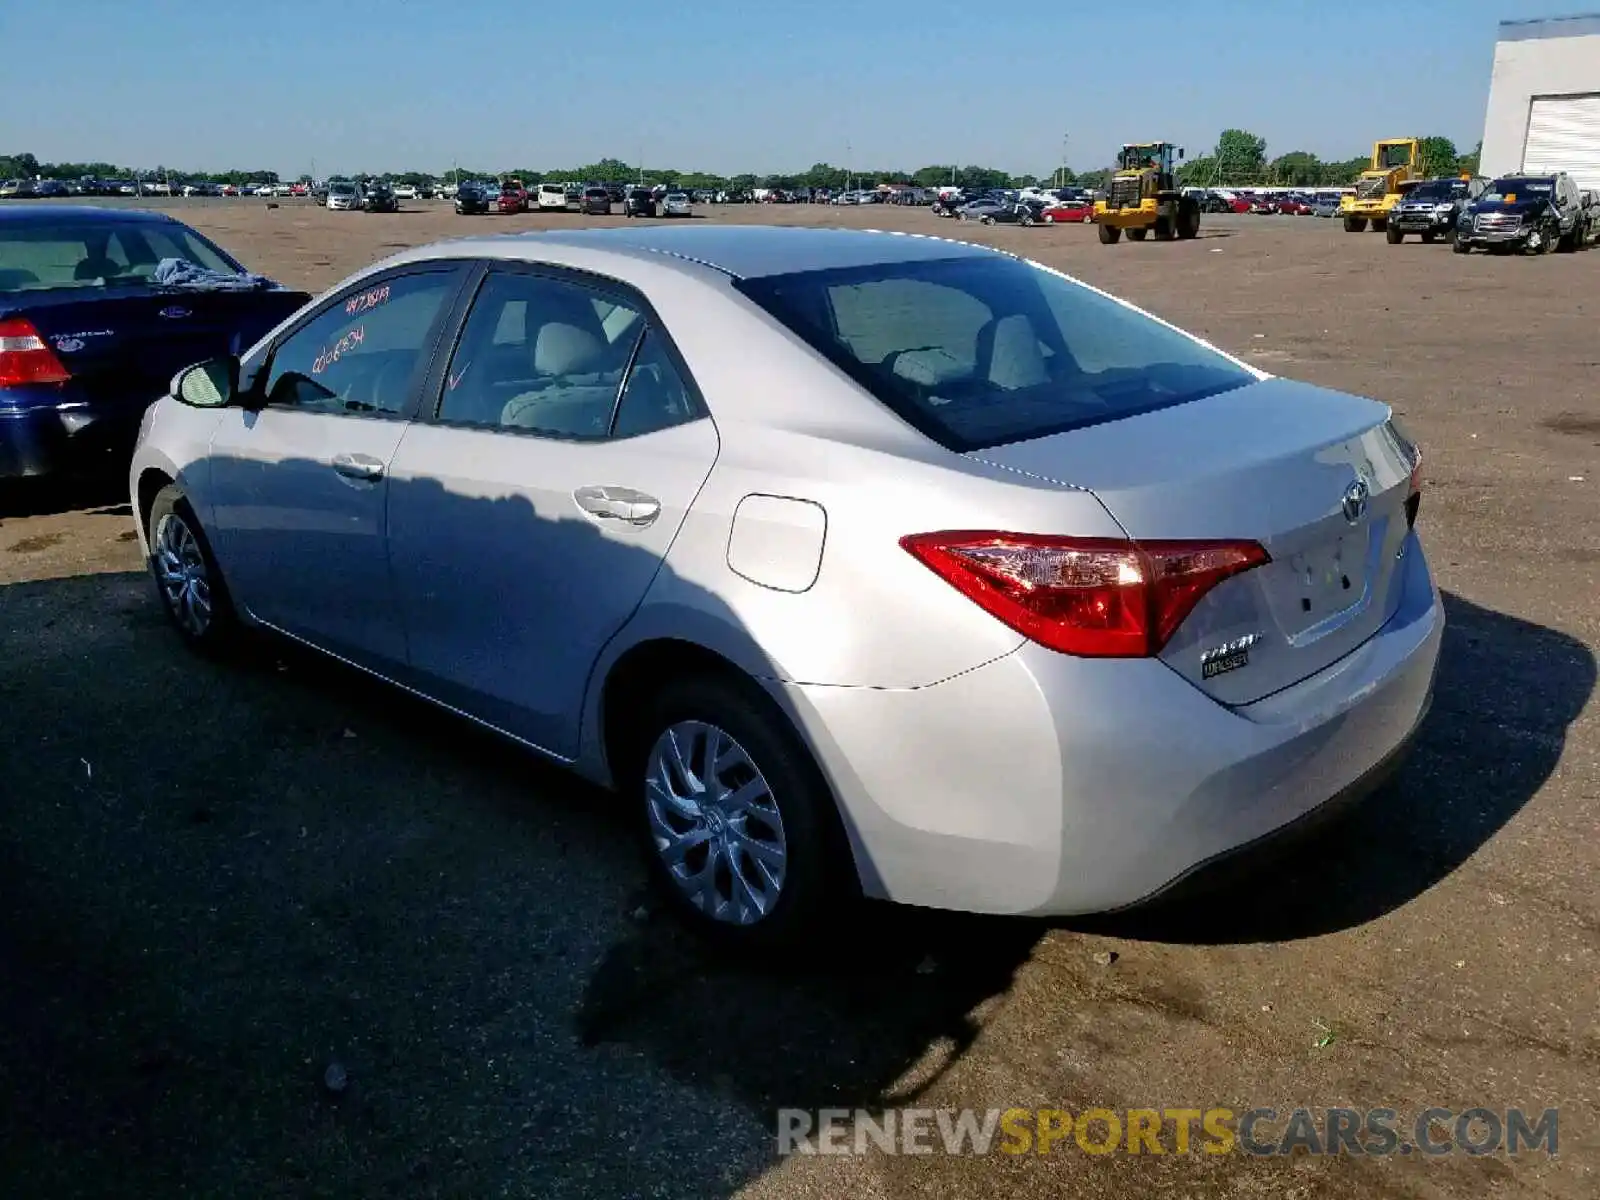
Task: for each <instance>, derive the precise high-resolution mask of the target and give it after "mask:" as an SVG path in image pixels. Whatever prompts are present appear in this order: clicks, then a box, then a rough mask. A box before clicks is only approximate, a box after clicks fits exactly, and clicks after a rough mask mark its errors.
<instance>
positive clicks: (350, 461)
mask: <svg viewBox="0 0 1600 1200" xmlns="http://www.w3.org/2000/svg"><path fill="white" fill-rule="evenodd" d="M333 469H334V470H335V471H337V472H339V474H341V475H343V476H344V477H345V478H346V479H359V480H361V481H362V482H363V483H376V482H377V481H378V480H380V479H382V478H383V460H382V459H377V458H373V457H372V456H371V455H370V454H336V455H334V457H333Z"/></svg>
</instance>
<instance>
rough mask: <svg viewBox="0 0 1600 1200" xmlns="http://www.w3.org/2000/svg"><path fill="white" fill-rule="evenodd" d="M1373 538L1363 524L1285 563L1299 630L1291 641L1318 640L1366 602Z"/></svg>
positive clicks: (1295, 623) (1292, 556)
mask: <svg viewBox="0 0 1600 1200" xmlns="http://www.w3.org/2000/svg"><path fill="white" fill-rule="evenodd" d="M1371 537H1372V529H1371V527H1370V526H1369V525H1368V524H1366V523H1363V524H1361V525H1360V526H1355V527H1352V528H1351V529H1350V530H1349V531H1348V532H1345V533H1341V534H1337V535H1335V536H1334V537H1332V538H1329V539H1327V540H1325V541H1322V542H1319V543H1318V544H1316V545H1314V546H1310V547H1307V548H1305V549H1303V550H1299V551H1296V552H1295V553H1293V554H1290V555H1289V556H1288V558H1287V559H1286V560H1285V561H1284V563H1283V565H1284V567H1285V568H1286V569H1287V575H1288V581H1289V585H1290V587H1291V588H1292V589H1293V596H1292V603H1293V606H1294V608H1293V612H1294V616H1293V618H1292V619H1293V621H1294V626H1295V628H1296V630H1297V632H1296V633H1295V634H1294V636H1293V638H1292V639H1291V640H1293V641H1297V642H1299V641H1311V640H1314V639H1315V638H1317V637H1319V636H1321V634H1322V633H1323V632H1325V631H1326V627H1327V626H1328V625H1329V624H1330V623H1339V622H1340V620H1341V618H1342V617H1343V616H1344V615H1345V614H1346V613H1348V612H1349V611H1350V610H1351V609H1353V608H1356V607H1357V606H1359V605H1360V604H1361V603H1362V602H1363V601H1364V600H1365V599H1366V595H1367V574H1368V570H1369V566H1368V559H1369V558H1370V554H1369V549H1370V545H1371Z"/></svg>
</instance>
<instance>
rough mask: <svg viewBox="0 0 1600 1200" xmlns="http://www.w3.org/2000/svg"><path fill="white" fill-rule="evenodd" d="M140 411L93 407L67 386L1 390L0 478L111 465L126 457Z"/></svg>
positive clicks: (126, 406)
mask: <svg viewBox="0 0 1600 1200" xmlns="http://www.w3.org/2000/svg"><path fill="white" fill-rule="evenodd" d="M145 407H146V406H145V405H142V404H137V403H128V404H115V405H110V404H105V403H96V402H94V401H91V400H88V399H86V398H85V397H84V396H83V395H82V393H81V392H79V391H78V390H77V389H75V388H74V387H72V386H71V385H70V384H68V385H67V386H66V387H32V388H14V389H9V390H0V479H4V478H20V477H23V476H37V475H53V474H57V473H60V472H63V471H69V470H74V469H81V468H86V467H97V466H100V465H102V464H107V465H114V464H115V463H116V462H117V460H118V459H119V458H124V457H126V456H127V455H128V454H129V453H131V451H132V449H133V443H134V440H135V439H136V438H137V437H138V433H139V420H140V418H141V417H143V416H144V410H145Z"/></svg>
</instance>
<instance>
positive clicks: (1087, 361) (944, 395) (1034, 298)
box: [735, 255, 1255, 451]
mask: <svg viewBox="0 0 1600 1200" xmlns="http://www.w3.org/2000/svg"><path fill="white" fill-rule="evenodd" d="M735 286H737V287H738V288H739V289H740V290H741V291H743V292H744V293H745V295H747V296H748V297H750V299H752V300H753V301H755V303H757V304H758V305H760V306H761V307H762V308H764V309H765V310H766V311H767V312H769V313H770V314H771V315H773V316H774V317H776V318H777V319H778V320H779V321H781V322H783V323H784V324H785V325H787V326H788V327H789V328H790V329H791V330H793V331H794V332H795V333H796V334H798V335H799V336H800V337H801V338H803V339H805V340H806V341H807V342H808V343H809V344H810V345H811V346H812V347H813V348H814V349H816V350H817V351H818V352H820V353H821V354H822V355H823V356H824V357H826V358H828V359H829V360H830V361H832V362H833V363H834V364H835V365H836V366H838V367H839V368H840V369H841V370H843V371H844V372H845V373H846V374H848V375H850V376H851V377H852V378H854V379H855V380H856V381H857V382H858V383H860V384H861V385H862V386H863V387H864V388H866V390H867V391H868V392H870V393H871V394H872V395H873V396H875V397H876V398H877V399H878V400H879V401H880V402H882V403H883V404H884V405H885V406H887V407H888V408H890V409H891V410H892V411H894V412H895V413H897V414H899V415H900V416H901V417H902V418H903V419H905V420H906V421H907V422H909V423H910V424H911V425H913V426H915V427H916V428H918V429H920V430H922V431H923V432H924V433H925V434H927V435H928V436H929V437H931V438H933V439H934V440H935V441H937V442H939V443H940V444H941V445H944V446H946V447H947V448H949V449H953V450H962V451H965V450H975V449H982V448H985V447H989V446H995V445H1001V444H1004V443H1007V442H1016V441H1023V440H1026V439H1029V438H1036V437H1043V436H1046V435H1048V434H1051V433H1058V432H1062V431H1064V430H1067V429H1072V428H1075V427H1078V426H1082V425H1091V424H1097V423H1099V422H1102V421H1108V420H1115V419H1117V418H1120V417H1127V416H1132V415H1135V414H1137V413H1142V412H1149V411H1153V410H1155V409H1159V408H1165V407H1167V406H1169V405H1173V404H1181V403H1184V402H1186V401H1190V400H1197V399H1199V398H1201V397H1203V396H1208V395H1212V394H1214V393H1216V392H1221V391H1226V390H1228V389H1230V388H1236V387H1243V386H1244V385H1246V384H1249V383H1252V382H1254V380H1255V376H1254V375H1252V374H1251V373H1250V372H1249V371H1248V370H1246V369H1245V368H1243V367H1241V366H1239V365H1238V364H1236V363H1234V362H1233V361H1232V360H1230V359H1228V358H1225V357H1224V356H1223V355H1221V354H1220V353H1218V352H1217V351H1215V350H1212V349H1211V348H1210V347H1208V346H1205V345H1203V344H1202V343H1200V342H1198V341H1196V340H1195V339H1194V338H1191V337H1189V336H1188V335H1187V334H1183V333H1180V332H1178V331H1176V330H1174V329H1170V328H1168V327H1167V326H1165V325H1162V324H1161V323H1159V322H1157V321H1154V320H1151V319H1150V318H1149V317H1146V316H1144V315H1143V314H1141V313H1138V312H1136V311H1134V310H1132V309H1130V308H1128V307H1127V306H1125V305H1123V304H1121V303H1119V302H1118V301H1116V300H1113V299H1111V298H1110V297H1107V296H1103V295H1101V294H1099V293H1098V292H1094V291H1091V290H1090V289H1089V288H1086V287H1084V286H1082V285H1081V284H1076V283H1073V282H1072V281H1071V280H1068V279H1065V278H1063V277H1062V276H1060V275H1057V274H1055V273H1053V272H1051V271H1047V270H1045V269H1043V268H1041V267H1038V266H1035V265H1033V264H1030V263H1026V262H1023V261H1020V260H1018V259H1014V258H1011V257H1009V256H1000V255H994V256H990V255H983V256H972V257H961V258H951V259H939V260H933V261H913V262H891V263H882V264H878V265H875V266H870V267H859V268H851V269H848V270H834V271H812V272H802V273H797V274H792V275H776V276H768V277H764V278H755V279H748V280H743V281H740V282H739V283H737V284H736V285H735Z"/></svg>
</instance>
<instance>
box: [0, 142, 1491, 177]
mask: <svg viewBox="0 0 1600 1200" xmlns="http://www.w3.org/2000/svg"><path fill="white" fill-rule="evenodd" d="M1421 142H1422V158H1423V170H1424V172H1425V173H1426V174H1429V175H1453V174H1458V173H1460V172H1476V171H1477V169H1478V150H1473V151H1472V152H1471V153H1469V154H1463V153H1461V152H1459V151H1458V150H1457V148H1456V145H1455V143H1454V142H1452V141H1451V140H1450V139H1449V138H1447V137H1426V138H1422V139H1421ZM1479 149H1481V144H1480V147H1479ZM1368 161H1369V160H1368V156H1367V155H1361V156H1359V157H1355V158H1348V159H1341V160H1338V161H1326V160H1323V159H1320V158H1318V157H1317V156H1316V155H1315V154H1312V153H1310V152H1309V151H1305V150H1291V151H1289V152H1288V153H1286V154H1280V155H1278V156H1277V157H1275V158H1269V157H1268V156H1267V141H1266V139H1265V138H1263V137H1259V136H1257V135H1256V134H1253V133H1250V132H1248V131H1246V130H1243V129H1225V130H1223V132H1222V135H1221V136H1220V137H1219V138H1218V139H1217V144H1216V145H1215V146H1214V147H1212V148H1211V149H1210V150H1208V151H1206V152H1204V153H1201V154H1197V155H1196V156H1194V157H1193V158H1186V159H1185V160H1184V161H1183V163H1182V164H1181V165H1180V166H1179V168H1178V181H1179V182H1180V183H1181V184H1183V185H1184V186H1191V185H1192V186H1199V187H1250V186H1252V185H1254V186H1263V187H1266V186H1278V187H1337V186H1342V185H1345V184H1348V183H1349V182H1350V181H1351V180H1353V179H1354V178H1355V177H1356V176H1357V175H1359V174H1360V173H1361V172H1362V171H1363V170H1365V169H1366V168H1367V165H1368ZM1111 173H1112V168H1110V167H1101V168H1097V169H1094V170H1088V171H1076V170H1073V169H1072V168H1070V167H1066V166H1058V167H1054V168H1052V169H1050V170H1048V171H1044V172H1041V173H1039V174H1037V175H1026V174H1024V175H1017V174H1013V173H1010V172H1007V171H1002V170H1000V169H999V168H997V167H984V166H974V165H971V164H968V165H967V166H958V165H955V164H948V165H944V166H928V167H919V168H917V169H916V170H914V171H908V170H904V169H894V170H879V169H857V168H852V167H839V166H834V165H833V164H831V163H815V164H813V165H812V167H811V168H810V169H809V170H806V171H801V172H798V173H795V174H787V175H786V174H776V175H758V174H752V173H747V174H743V175H717V174H712V173H709V172H705V171H680V170H676V169H671V168H666V167H643V166H639V165H636V164H630V163H626V162H623V161H622V160H621V159H616V158H603V159H601V160H600V161H599V162H594V163H586V164H583V165H581V166H572V167H561V168H558V169H555V170H540V169H534V168H532V167H523V168H520V169H514V170H509V171H478V170H467V169H465V168H461V167H454V168H452V169H451V170H449V171H440V172H433V171H399V172H373V173H372V175H375V176H379V177H381V178H384V179H388V180H390V181H391V182H394V183H401V184H405V183H410V184H417V185H422V184H431V183H434V182H437V181H441V180H442V181H446V182H451V181H459V180H462V179H494V178H499V177H501V176H510V175H515V176H518V177H520V178H522V179H523V180H526V181H532V180H576V181H581V182H584V183H643V184H646V185H655V184H667V185H670V186H674V187H682V188H688V189H691V190H700V189H706V190H725V189H726V190H746V191H748V190H753V189H755V188H760V187H769V188H783V189H786V190H798V189H803V188H827V189H829V190H830V191H839V190H840V189H843V188H847V187H850V186H852V185H854V186H856V187H873V186H876V185H877V184H879V183H908V184H911V185H913V186H915V187H924V188H935V187H942V186H945V185H947V184H954V185H957V186H960V187H972V188H992V187H1032V186H1036V185H1041V184H1042V185H1051V186H1054V185H1061V186H1078V187H1091V188H1092V187H1103V186H1104V185H1105V182H1106V180H1107V179H1108V178H1109V177H1110V175H1111ZM19 177H20V178H24V179H32V178H35V177H43V178H47V179H63V180H70V179H82V178H85V177H90V178H95V179H125V178H155V179H164V178H172V179H181V180H183V181H185V182H192V183H231V184H236V185H238V184H253V183H254V184H259V183H281V182H283V180H281V179H280V178H279V176H278V173H277V172H276V171H259V170H258V171H248V170H230V171H181V170H176V169H169V168H167V167H165V166H156V167H154V168H147V169H143V170H139V169H136V168H132V167H126V166H118V165H115V164H112V163H105V162H83V163H71V162H60V163H52V162H40V161H39V160H38V159H37V158H36V157H34V156H33V155H32V154H12V155H0V179H10V178H19ZM310 180H311V176H309V175H301V176H299V181H301V182H310Z"/></svg>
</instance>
